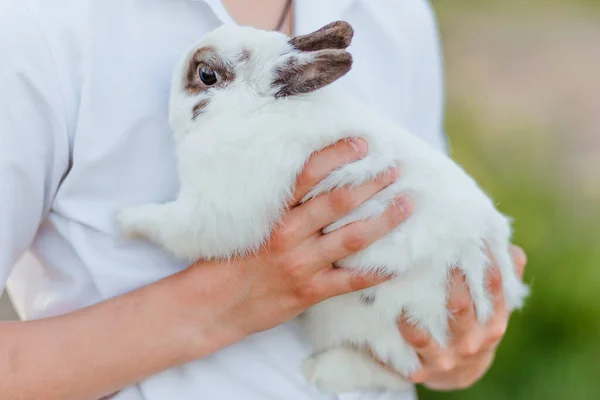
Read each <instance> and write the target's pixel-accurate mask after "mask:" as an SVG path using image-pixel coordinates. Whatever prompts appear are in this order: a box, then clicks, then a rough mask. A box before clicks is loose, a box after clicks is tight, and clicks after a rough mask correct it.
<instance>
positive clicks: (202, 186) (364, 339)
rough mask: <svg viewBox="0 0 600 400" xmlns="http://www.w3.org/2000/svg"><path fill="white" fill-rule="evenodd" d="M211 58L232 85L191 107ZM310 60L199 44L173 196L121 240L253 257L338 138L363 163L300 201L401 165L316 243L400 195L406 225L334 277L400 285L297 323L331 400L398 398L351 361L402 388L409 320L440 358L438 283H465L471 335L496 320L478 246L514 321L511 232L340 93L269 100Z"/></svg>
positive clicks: (177, 104) (400, 134)
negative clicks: (371, 276)
mask: <svg viewBox="0 0 600 400" xmlns="http://www.w3.org/2000/svg"><path fill="white" fill-rule="evenodd" d="M206 47H210V48H212V49H213V50H214V52H215V54H216V55H217V56H218V58H219V59H220V60H221V62H222V63H223V65H225V66H227V67H228V68H231V70H230V72H233V74H232V76H234V77H235V78H234V79H233V80H232V81H231V82H229V83H228V84H227V85H226V86H223V87H214V88H208V89H209V90H208V89H207V90H204V91H201V92H199V93H190V92H189V91H187V90H186V87H185V82H186V79H189V78H186V77H187V76H188V75H187V69H188V68H190V65H191V64H190V62H191V60H192V59H193V57H194V54H196V51H197V50H198V49H201V48H206ZM337 51H341V50H337ZM314 54H316V53H312V52H309V51H300V50H298V49H297V48H295V47H294V46H293V45H292V44H290V40H289V38H288V37H287V36H285V35H283V34H280V33H277V32H265V31H259V30H256V29H252V28H248V27H239V26H232V25H226V26H223V27H220V28H217V29H216V30H215V31H213V32H211V33H209V34H208V35H206V36H204V37H203V38H202V39H201V41H200V42H199V43H198V44H197V45H195V46H194V47H193V48H192V49H191V50H190V51H189V52H188V53H187V54H186V55H185V57H184V58H183V59H182V61H181V63H180V64H179V66H178V67H177V68H176V70H175V72H174V75H173V82H172V92H171V99H170V106H171V109H170V122H171V126H172V128H173V133H174V136H175V139H176V144H177V158H178V163H179V174H180V185H181V189H180V193H179V196H178V197H177V199H176V200H174V201H173V202H171V203H167V204H145V205H136V206H132V207H129V208H126V209H125V210H123V211H122V212H120V213H119V215H118V222H119V224H120V226H121V229H122V230H123V231H124V232H125V233H126V234H128V235H130V236H138V237H139V236H141V237H146V238H148V239H150V240H152V241H154V242H155V243H157V244H159V245H161V246H163V247H164V248H166V249H168V250H169V251H170V252H172V253H173V254H174V255H175V256H177V257H180V258H186V259H189V260H197V259H212V258H217V259H226V258H229V257H232V256H235V255H243V254H246V253H249V252H253V251H256V250H257V249H259V248H260V246H261V245H262V244H263V243H264V242H265V241H266V239H268V237H269V234H270V232H271V230H272V229H273V228H274V227H275V226H276V224H277V223H278V221H279V220H280V217H281V215H282V213H283V212H284V205H285V204H286V202H287V201H288V200H289V199H290V197H291V194H292V191H293V188H294V184H295V180H296V178H297V176H298V174H299V173H300V172H301V170H302V168H303V166H304V164H305V162H306V161H307V159H308V157H309V156H310V155H311V154H312V153H313V152H315V151H317V150H319V149H321V148H323V147H325V146H327V145H329V144H331V143H334V142H336V141H338V140H340V139H342V138H345V137H348V136H357V137H361V138H364V139H365V140H366V141H367V143H368V154H367V155H366V156H365V157H364V158H363V159H361V160H360V161H356V162H353V163H350V164H347V165H345V166H342V167H340V168H339V169H338V170H336V171H335V172H333V173H331V175H329V177H327V178H326V179H325V180H323V181H322V182H321V183H320V184H319V185H317V186H316V187H315V188H314V189H313V190H312V191H311V192H310V194H309V195H307V196H306V198H305V199H304V200H307V199H310V198H312V197H314V196H316V195H318V194H320V193H323V192H327V191H329V190H331V189H333V188H335V187H338V186H342V185H348V184H352V185H358V184H361V183H363V182H365V181H367V180H370V179H373V178H374V177H375V176H376V175H378V174H379V173H381V172H383V171H385V170H386V169H388V168H390V167H395V166H397V165H400V166H401V173H400V176H399V179H398V180H397V181H396V182H395V183H394V184H392V185H390V186H389V187H387V188H386V189H384V190H382V191H381V192H380V193H378V194H377V195H375V196H374V197H373V198H372V199H371V200H369V201H367V202H366V203H364V204H363V205H361V206H359V207H358V208H357V209H356V210H355V211H353V212H351V213H350V214H348V215H346V216H345V217H343V218H341V219H340V220H339V221H337V222H336V223H334V224H332V225H330V226H328V227H327V228H326V229H325V232H330V231H333V230H336V229H338V228H340V227H342V226H344V225H347V224H350V223H352V222H354V221H358V220H363V219H369V218H373V217H376V216H379V215H381V214H382V213H383V211H384V210H385V209H386V207H387V206H388V204H389V203H390V202H391V201H393V200H394V199H395V198H396V197H397V196H398V194H406V195H408V196H409V197H410V198H411V199H412V201H413V203H414V211H413V214H412V216H411V217H410V218H408V219H407V220H406V221H405V222H403V223H402V224H401V225H400V226H399V227H397V228H396V229H395V230H394V231H392V232H390V233H389V234H387V235H386V236H385V237H383V238H381V239H380V240H378V241H377V242H375V243H374V244H373V245H371V246H370V247H368V248H367V249H365V250H362V251H360V252H359V253H357V254H355V255H353V256H351V257H347V258H345V259H343V260H341V261H340V262H339V263H338V264H339V266H341V267H345V268H352V269H355V270H356V271H357V272H359V273H361V272H366V271H372V270H377V271H381V272H383V273H386V274H387V273H393V274H397V276H398V277H397V278H394V279H393V280H391V281H388V282H386V283H384V284H381V285H379V286H377V287H376V288H374V289H370V290H369V292H368V295H369V296H371V299H374V301H373V303H372V304H369V305H366V304H364V300H363V301H361V293H359V292H356V293H351V294H347V295H343V296H338V297H335V298H332V299H330V300H327V301H325V302H323V303H320V304H318V305H316V306H315V307H313V308H311V309H309V310H308V311H307V312H306V313H305V314H304V315H303V316H302V317H301V318H302V319H303V321H304V325H305V327H306V330H307V332H308V336H309V337H310V339H311V341H312V343H313V345H314V353H313V356H312V357H311V358H309V359H307V360H306V361H305V364H304V372H305V375H306V377H307V379H309V380H310V381H311V382H313V383H314V384H316V385H317V386H319V387H321V388H322V389H324V390H326V391H329V392H335V393H339V392H344V391H350V390H356V389H372V388H380V389H397V388H402V387H405V386H406V385H408V383H407V382H406V381H404V380H403V379H401V378H399V377H398V376H397V375H395V374H391V373H390V372H388V371H387V370H386V369H384V368H382V367H381V366H379V365H378V364H377V363H375V362H374V361H372V359H371V358H370V357H368V356H367V355H366V354H365V353H364V352H363V351H361V350H359V348H360V349H364V348H365V346H369V347H370V349H371V350H372V352H373V353H374V354H375V355H376V356H377V357H378V358H379V359H381V360H383V361H385V362H388V363H390V364H391V365H393V366H394V367H395V368H396V369H397V370H399V371H400V372H402V373H403V374H409V373H411V372H413V371H415V370H417V369H418V368H419V367H420V364H419V358H418V356H417V355H416V353H415V351H414V350H413V349H412V348H411V347H410V346H409V345H408V344H407V343H406V342H405V341H404V340H403V338H402V336H401V335H400V333H399V331H398V327H397V320H398V318H399V316H400V315H401V314H404V315H405V316H406V317H408V318H409V320H410V321H412V322H414V323H416V324H418V325H419V326H420V327H422V328H423V329H425V330H426V331H428V332H430V334H431V336H432V337H433V338H434V339H435V340H437V341H438V342H439V343H441V344H442V345H444V344H445V343H446V340H447V335H448V324H447V321H448V312H447V309H446V300H447V299H446V296H447V278H448V274H449V272H450V271H451V270H452V269H453V268H460V270H461V271H462V273H463V274H464V276H465V278H466V282H467V284H468V287H469V290H470V293H471V296H472V298H473V301H474V304H475V306H476V313H477V317H478V319H479V320H480V321H486V319H487V318H488V317H489V316H490V314H491V313H492V311H493V310H492V305H491V302H490V298H489V296H488V293H487V290H486V282H485V272H486V268H488V266H489V265H490V260H489V259H488V256H487V252H486V246H487V248H489V250H490V251H491V252H492V253H493V254H494V256H495V259H496V261H497V265H498V267H499V270H500V272H501V276H502V283H503V289H504V294H505V300H506V304H507V307H508V308H509V309H514V308H517V307H520V306H521V304H522V302H523V299H524V298H525V296H526V294H527V292H528V289H527V287H526V286H525V285H524V284H523V283H522V282H521V281H520V279H519V278H518V276H517V275H516V273H515V270H514V268H513V263H512V258H511V256H510V254H509V250H508V249H509V240H510V236H511V228H510V223H509V220H508V219H507V218H506V217H505V216H503V215H502V214H501V213H500V212H498V211H497V210H496V209H495V207H494V204H493V203H492V201H491V200H490V199H489V198H488V196H487V195H486V194H484V192H483V191H482V190H481V189H480V188H479V187H478V185H477V184H476V183H475V182H474V180H473V179H471V178H470V177H469V176H468V175H467V174H466V173H465V172H464V171H463V170H462V169H461V168H460V167H459V166H457V165H456V164H455V163H454V162H453V161H452V160H451V159H450V158H449V157H447V156H446V155H445V154H443V153H442V152H440V151H437V150H435V149H433V148H431V147H430V146H428V145H427V144H426V143H424V142H423V141H421V140H420V139H419V138H417V137H415V136H413V135H411V134H409V133H407V132H405V131H403V130H402V129H401V128H399V127H398V126H395V125H394V124H393V123H391V122H390V121H388V120H386V119H385V118H384V117H383V116H381V115H379V114H378V113H377V112H376V110H373V109H372V108H370V107H369V106H367V105H366V104H365V103H363V102H362V101H361V100H359V99H357V98H355V97H353V96H351V95H349V94H348V93H346V92H344V91H343V88H342V87H340V85H339V84H337V83H332V84H330V85H326V86H325V87H322V88H320V89H318V90H315V91H312V92H308V93H304V94H297V95H290V96H284V97H278V98H276V97H275V93H276V92H277V90H278V86H277V85H274V84H273V82H274V81H275V80H276V79H277V76H278V75H277V74H278V71H279V70H280V69H281V68H284V67H285V66H286V65H289V64H290V57H292V58H294V59H295V61H297V62H298V61H299V62H300V63H304V62H306V63H308V62H310V61H311V60H312V59H313V58H314ZM346 54H347V53H346ZM282 66H283V67H282ZM202 100H205V103H203V104H204V105H205V107H204V108H203V109H202V110H201V112H200V113H199V115H198V116H197V118H194V117H193V116H192V114H193V112H192V110H193V109H194V106H196V105H198V104H199V102H200V101H202ZM364 295H365V294H364V293H362V296H364Z"/></svg>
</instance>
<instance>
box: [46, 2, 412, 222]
mask: <svg viewBox="0 0 600 400" xmlns="http://www.w3.org/2000/svg"><path fill="white" fill-rule="evenodd" d="M308 3H310V2H308ZM308 3H307V4H306V5H308V6H310V4H308ZM122 4H124V5H123V6H119V7H112V8H109V7H100V6H98V7H97V9H96V10H93V11H94V12H93V13H94V19H93V20H91V21H90V29H89V31H88V35H87V38H86V42H85V46H82V47H83V48H82V49H81V54H82V62H81V63H80V68H81V71H80V75H81V82H80V84H79V87H78V90H79V93H78V108H77V115H76V118H75V120H76V124H75V125H74V131H73V133H72V137H73V139H72V158H73V163H72V167H71V170H70V171H69V173H68V175H67V177H66V179H65V180H64V182H63V184H62V185H61V188H60V190H59V193H58V195H57V197H56V201H55V207H54V208H55V211H58V212H61V213H63V214H66V215H67V217H69V218H71V219H77V220H81V221H84V222H85V223H86V224H89V225H93V226H95V227H96V228H97V229H101V230H109V231H110V230H113V229H114V227H113V226H112V215H113V214H114V212H115V210H117V209H120V208H122V207H124V206H126V205H129V204H134V203H139V202H146V201H168V200H171V199H173V198H175V197H176V194H177V191H178V187H179V183H178V179H177V170H176V161H175V155H174V142H173V139H172V137H171V133H170V129H169V125H168V94H169V88H170V82H171V74H172V70H173V68H174V66H175V64H176V63H177V61H178V60H179V57H180V56H181V55H182V54H183V53H184V52H185V51H186V50H187V49H188V48H189V47H190V46H191V45H192V44H194V43H195V42H196V41H197V40H198V39H199V38H200V37H201V36H202V35H203V34H205V33H207V32H208V31H210V30H212V29H214V28H216V27H217V26H219V25H220V24H221V21H220V19H219V18H218V17H217V16H216V15H215V14H214V13H213V11H212V10H211V8H210V7H209V6H208V5H207V4H206V3H204V2H200V1H195V2H193V1H187V0H186V1H183V0H174V1H171V2H169V3H168V4H169V5H168V6H167V5H165V2H164V1H162V0H153V1H152V0H151V1H147V2H134V1H128V2H124V3H122ZM298 4H304V3H301V2H298ZM360 4H361V2H357V5H356V7H358V8H356V7H355V8H352V7H350V8H348V9H346V10H344V12H343V13H340V14H335V13H333V12H332V13H330V14H328V15H325V16H323V19H325V18H326V20H324V21H320V20H318V19H315V18H313V17H312V16H311V14H310V13H311V12H313V10H311V7H307V8H304V7H298V8H297V9H296V12H295V18H296V30H297V31H298V32H299V33H302V32H307V31H309V30H312V29H315V28H318V26H314V25H317V24H320V23H321V22H324V23H327V22H330V21H332V20H335V19H346V20H348V21H349V22H350V23H351V24H352V25H353V26H354V28H355V31H356V36H355V40H354V44H353V45H352V47H351V48H350V51H351V52H352V53H353V54H354V58H355V60H356V61H355V65H354V67H353V70H352V71H351V72H350V73H349V74H348V75H347V76H346V77H344V78H343V82H344V85H346V86H347V87H348V88H349V89H350V90H351V91H352V92H354V94H356V95H357V96H360V97H362V98H363V99H365V100H366V101H367V102H369V103H371V104H372V105H373V106H375V107H378V108H379V109H380V110H381V111H383V112H384V113H386V114H388V116H390V117H392V118H393V119H395V120H397V121H398V122H399V123H402V118H403V115H404V113H403V109H404V108H406V104H407V96H408V94H407V91H406V86H407V82H409V81H410V69H411V66H412V65H414V63H411V62H410V57H409V55H408V54H407V52H406V48H405V44H403V41H402V39H401V38H399V37H398V36H397V35H395V34H390V31H389V30H388V29H387V28H386V27H385V26H382V24H381V20H380V19H378V18H379V17H378V15H377V11H376V10H375V11H374V10H370V9H361V8H360ZM92 207H93V209H92Z"/></svg>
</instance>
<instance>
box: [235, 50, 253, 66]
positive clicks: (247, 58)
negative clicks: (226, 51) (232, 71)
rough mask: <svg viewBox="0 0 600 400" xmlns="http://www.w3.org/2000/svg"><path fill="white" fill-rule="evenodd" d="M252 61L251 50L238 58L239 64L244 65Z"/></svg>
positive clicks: (244, 51) (243, 52)
mask: <svg viewBox="0 0 600 400" xmlns="http://www.w3.org/2000/svg"><path fill="white" fill-rule="evenodd" d="M249 59H250V50H248V49H244V50H242V52H241V53H240V55H239V56H238V62H240V63H243V62H246V61H248V60H249Z"/></svg>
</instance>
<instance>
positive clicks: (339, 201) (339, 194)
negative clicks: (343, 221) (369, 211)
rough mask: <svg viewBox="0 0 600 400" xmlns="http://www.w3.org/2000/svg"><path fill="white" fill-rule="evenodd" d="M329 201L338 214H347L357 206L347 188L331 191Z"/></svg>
mask: <svg viewBox="0 0 600 400" xmlns="http://www.w3.org/2000/svg"><path fill="white" fill-rule="evenodd" d="M328 200H329V206H330V207H331V209H332V210H333V211H334V212H335V213H338V214H345V213H347V212H348V211H351V210H352V209H353V208H354V207H356V205H357V204H356V202H355V201H354V199H353V198H352V196H351V195H350V192H349V190H348V189H347V188H339V189H335V190H333V191H331V192H330V193H329V199H328Z"/></svg>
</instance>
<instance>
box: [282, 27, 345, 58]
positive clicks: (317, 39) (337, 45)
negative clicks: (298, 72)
mask: <svg viewBox="0 0 600 400" xmlns="http://www.w3.org/2000/svg"><path fill="white" fill-rule="evenodd" d="M352 36H354V29H352V26H350V24H349V23H347V22H345V21H336V22H332V23H330V24H327V25H325V26H324V27H322V28H321V29H319V30H317V31H314V32H312V33H309V34H306V35H299V36H296V37H294V38H292V39H290V44H291V45H292V46H294V47H295V48H297V49H298V50H301V51H317V50H324V49H345V48H347V47H348V46H350V42H352Z"/></svg>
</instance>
